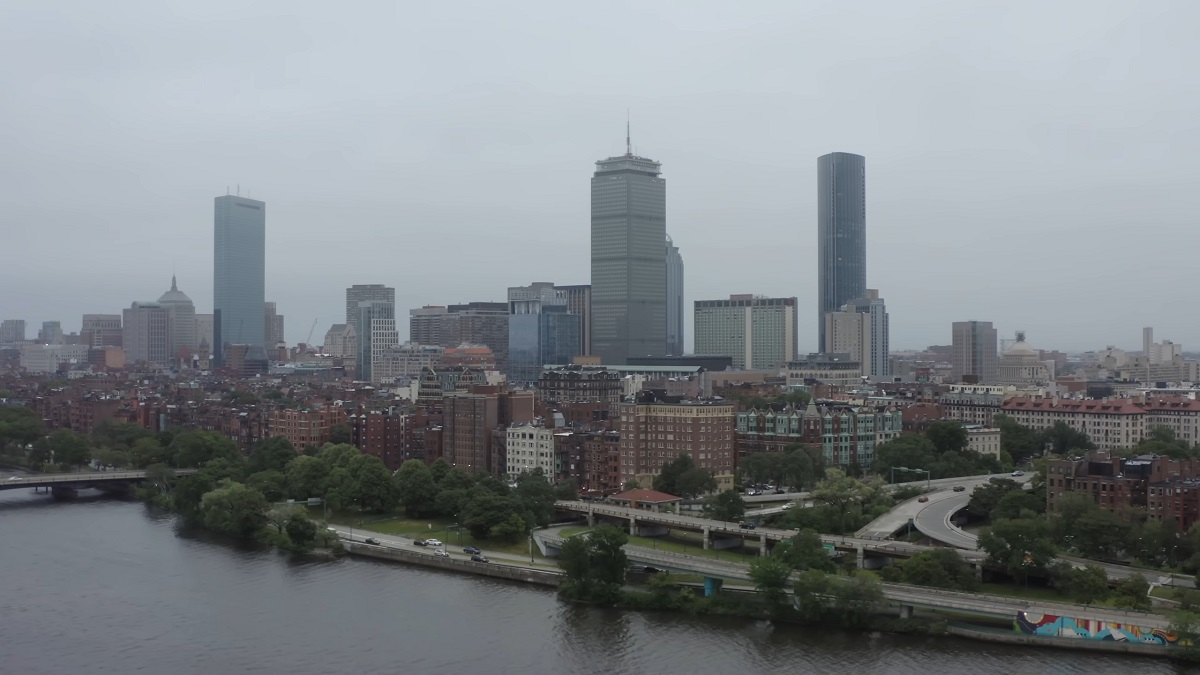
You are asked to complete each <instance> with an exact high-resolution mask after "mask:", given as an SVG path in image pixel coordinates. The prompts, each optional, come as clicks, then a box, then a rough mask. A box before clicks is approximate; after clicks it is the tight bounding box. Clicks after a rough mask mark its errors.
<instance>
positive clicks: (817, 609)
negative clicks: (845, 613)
mask: <svg viewBox="0 0 1200 675" xmlns="http://www.w3.org/2000/svg"><path fill="white" fill-rule="evenodd" d="M832 579H833V577H831V576H829V575H828V574H825V573H824V572H822V571H820V570H815V569H814V570H808V571H806V572H801V573H799V574H798V575H796V582H795V583H794V584H793V586H792V592H793V593H794V594H795V595H796V606H797V608H798V610H799V613H800V616H801V617H802V618H804V619H805V620H806V621H810V622H816V621H821V620H824V619H826V618H827V617H828V615H829V614H831V613H832V612H831V611H830V606H831V605H832V601H831V596H830V593H829V587H830V586H831V585H832Z"/></svg>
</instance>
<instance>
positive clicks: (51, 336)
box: [38, 321, 64, 345]
mask: <svg viewBox="0 0 1200 675" xmlns="http://www.w3.org/2000/svg"><path fill="white" fill-rule="evenodd" d="M63 341H64V340H63V329H62V323H60V322H58V321H43V322H42V328H41V330H39V331H38V342H41V343H43V344H50V345H60V344H63Z"/></svg>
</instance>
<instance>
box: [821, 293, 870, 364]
mask: <svg viewBox="0 0 1200 675" xmlns="http://www.w3.org/2000/svg"><path fill="white" fill-rule="evenodd" d="M871 338H872V334H871V319H870V317H869V316H868V315H866V314H862V313H859V312H851V311H846V308H844V307H843V308H842V311H838V312H830V313H828V314H826V315H825V346H826V347H827V348H829V353H830V354H849V355H850V360H851V361H855V362H857V363H858V364H859V368H860V370H859V375H867V374H868V373H869V372H870V370H871V366H872V365H874V363H873V361H872V359H873V357H874V355H875V350H874V349H873V347H874V344H873V342H872V341H871Z"/></svg>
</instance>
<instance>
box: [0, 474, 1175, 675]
mask: <svg viewBox="0 0 1200 675" xmlns="http://www.w3.org/2000/svg"><path fill="white" fill-rule="evenodd" d="M0 546H2V548H0V562H2V564H0V637H2V642H0V650H2V651H0V672H4V673H14V674H17V673H20V674H23V675H29V674H38V675H40V674H42V673H53V674H60V673H148V674H151V675H159V674H164V675H175V674H181V675H182V674H192V673H195V674H204V675H213V674H218V673H220V674H224V673H286V674H289V675H304V674H308V673H351V672H353V673H456V674H460V673H467V672H479V673H489V674H493V675H505V674H508V673H530V674H540V673H556V674H573V673H579V674H585V673H586V674H589V675H591V674H594V673H602V674H604V675H626V674H628V675H657V674H660V673H665V674H669V673H687V674H705V673H764V672H778V673H856V674H857V673H896V674H916V673H919V674H921V675H934V674H938V673H953V674H954V675H963V674H965V673H1050V672H1053V673H1089V674H1092V675H1098V674H1101V673H1127V672H1132V671H1135V670H1136V672H1138V673H1139V675H1149V674H1152V673H1175V672H1182V668H1181V667H1179V666H1176V665H1173V664H1171V663H1168V662H1164V661H1161V660H1155V659H1138V658H1131V657H1118V656H1107V655H1093V654H1089V653H1086V652H1075V651H1056V650H1029V649H1020V648H1015V647H1007V646H994V645H989V644H986V643H979V642H974V641H968V640H960V639H951V638H926V637H910V636H898V635H886V634H885V635H880V634H861V633H853V632H843V631H836V630H814V629H811V628H804V627H795V626H773V625H772V624H770V623H769V622H765V621H743V620H740V619H739V620H734V619H721V618H709V617H689V616H683V615H678V614H665V613H664V614H657V613H648V614H643V613H637V612H625V611H617V610H597V609H591V608H584V607H574V606H568V605H564V604H562V603H560V602H558V601H557V600H556V599H555V597H554V593H553V592H552V591H550V590H547V589H543V588H540V587H532V586H525V585H520V584H515V583H507V582H499V581H492V580H487V579H483V578H477V577H470V576H460V575H455V574H451V573H444V572H439V571H433V570H428V569H423V568H416V567H405V566H400V565H394V564H387V563H381V562H370V561H364V560H351V559H343V560H338V561H333V562H296V561H294V560H292V559H291V558H289V557H288V556H286V555H283V554H280V553H276V552H274V551H267V550H261V549H253V548H239V547H237V546H234V545H231V544H229V543H227V542H224V541H220V540H216V539H215V538H213V537H211V536H209V535H207V534H205V533H203V532H190V531H185V530H183V529H181V528H180V527H179V526H178V525H177V524H176V522H175V519H174V517H172V516H171V515H169V514H163V513H156V512H154V511H152V510H150V509H148V508H147V507H145V506H144V505H142V504H140V503H137V502H130V501H121V500H114V499H108V498H99V497H94V498H93V497H86V496H85V497H82V498H80V499H79V500H76V501H71V502H54V501H52V500H51V498H50V497H49V496H48V495H45V494H34V493H33V491H32V490H11V491H6V492H0Z"/></svg>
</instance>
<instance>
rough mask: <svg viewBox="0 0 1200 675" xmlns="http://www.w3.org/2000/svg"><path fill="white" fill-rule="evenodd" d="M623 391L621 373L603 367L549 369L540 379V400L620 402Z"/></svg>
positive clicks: (538, 390)
mask: <svg viewBox="0 0 1200 675" xmlns="http://www.w3.org/2000/svg"><path fill="white" fill-rule="evenodd" d="M621 394H622V383H621V374H620V373H618V372H617V371H615V370H609V369H608V368H604V367H602V366H563V367H561V368H553V369H545V370H543V371H542V374H541V376H540V377H539V378H538V386H537V397H538V400H540V401H553V402H559V403H592V402H601V403H607V404H610V405H616V404H617V403H618V402H620V400H621Z"/></svg>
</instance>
